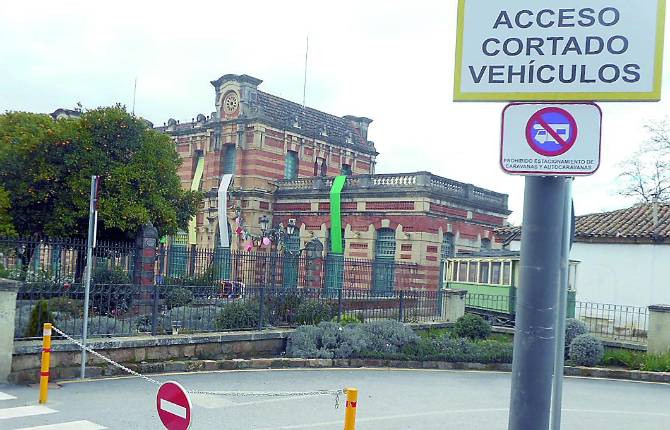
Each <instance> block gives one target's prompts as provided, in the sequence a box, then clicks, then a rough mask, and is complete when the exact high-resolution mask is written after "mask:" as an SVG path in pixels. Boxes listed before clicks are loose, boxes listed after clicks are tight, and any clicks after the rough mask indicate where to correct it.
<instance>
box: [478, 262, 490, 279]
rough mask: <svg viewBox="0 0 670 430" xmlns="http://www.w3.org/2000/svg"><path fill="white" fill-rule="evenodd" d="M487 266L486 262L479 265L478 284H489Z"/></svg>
mask: <svg viewBox="0 0 670 430" xmlns="http://www.w3.org/2000/svg"><path fill="white" fill-rule="evenodd" d="M489 265H490V263H489V262H488V261H486V262H481V263H479V283H480V284H488V283H489Z"/></svg>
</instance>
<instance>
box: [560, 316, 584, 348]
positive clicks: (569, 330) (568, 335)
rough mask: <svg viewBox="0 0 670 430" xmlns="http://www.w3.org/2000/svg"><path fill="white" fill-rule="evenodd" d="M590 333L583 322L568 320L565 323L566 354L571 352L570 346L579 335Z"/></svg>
mask: <svg viewBox="0 0 670 430" xmlns="http://www.w3.org/2000/svg"><path fill="white" fill-rule="evenodd" d="M588 332H589V329H588V327H587V326H586V324H584V323H583V322H581V321H579V320H578V319H574V318H568V319H567V320H566V321H565V354H566V357H567V354H568V352H569V350H570V344H571V343H572V341H573V340H574V338H576V337H577V336H579V335H582V334H586V333H588Z"/></svg>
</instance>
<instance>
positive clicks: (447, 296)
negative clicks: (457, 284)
mask: <svg viewBox="0 0 670 430" xmlns="http://www.w3.org/2000/svg"><path fill="white" fill-rule="evenodd" d="M441 293H442V311H441V313H440V316H441V317H442V318H441V319H442V321H446V322H456V320H458V319H459V318H460V317H462V316H463V315H465V296H466V295H467V293H468V291H467V290H456V289H451V288H445V289H443V290H441Z"/></svg>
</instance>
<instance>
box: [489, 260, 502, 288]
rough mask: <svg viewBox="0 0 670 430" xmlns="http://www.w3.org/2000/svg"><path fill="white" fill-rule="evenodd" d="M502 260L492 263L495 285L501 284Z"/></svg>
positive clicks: (492, 277)
mask: <svg viewBox="0 0 670 430" xmlns="http://www.w3.org/2000/svg"><path fill="white" fill-rule="evenodd" d="M500 264H501V263H500V262H495V261H494V262H492V263H491V283H492V284H495V285H499V284H500Z"/></svg>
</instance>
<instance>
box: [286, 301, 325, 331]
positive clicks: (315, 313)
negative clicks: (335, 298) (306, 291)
mask: <svg viewBox="0 0 670 430" xmlns="http://www.w3.org/2000/svg"><path fill="white" fill-rule="evenodd" d="M332 314H333V310H332V309H331V307H330V305H329V304H328V303H326V302H322V301H319V300H306V301H304V302H302V303H301V304H300V306H298V312H297V313H296V316H295V322H296V323H298V324H311V325H315V324H319V323H320V322H321V321H329V320H330V319H331V317H332Z"/></svg>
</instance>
